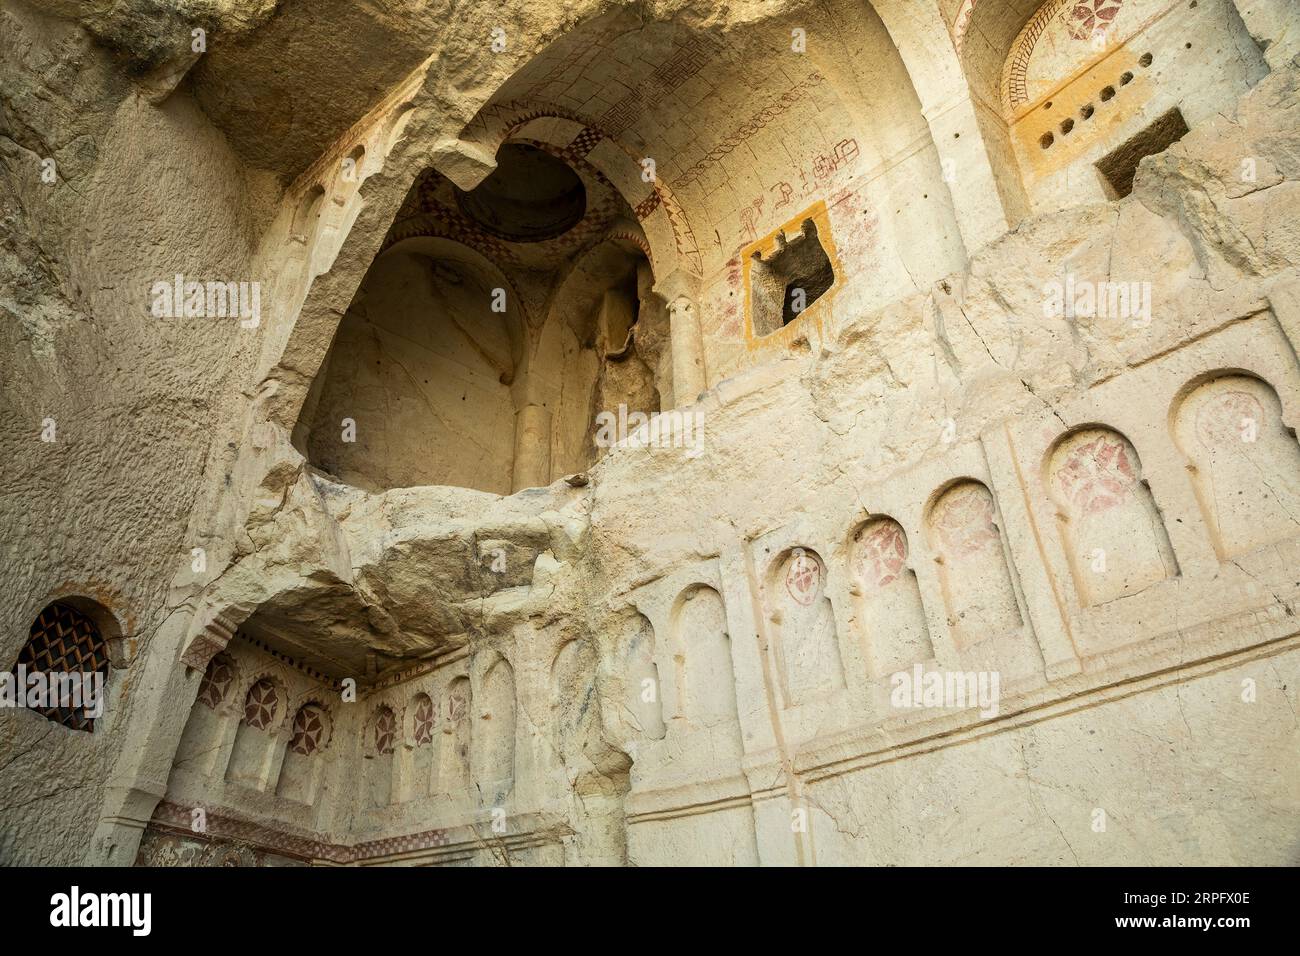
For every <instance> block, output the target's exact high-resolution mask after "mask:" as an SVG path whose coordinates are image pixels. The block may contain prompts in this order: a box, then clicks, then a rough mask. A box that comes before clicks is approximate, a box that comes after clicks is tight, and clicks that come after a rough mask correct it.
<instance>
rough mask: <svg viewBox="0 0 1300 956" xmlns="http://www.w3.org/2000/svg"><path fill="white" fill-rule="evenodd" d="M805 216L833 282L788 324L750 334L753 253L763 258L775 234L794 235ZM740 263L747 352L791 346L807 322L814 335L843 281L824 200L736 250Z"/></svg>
mask: <svg viewBox="0 0 1300 956" xmlns="http://www.w3.org/2000/svg"><path fill="white" fill-rule="evenodd" d="M805 219H811V220H812V221H813V222H814V223H815V224H816V226H817V238H818V240H819V241H820V242H821V244H822V250H823V251H824V252H825V253H826V258H828V259H829V260H830V261H831V269H832V270H834V272H835V281H834V282H833V283H831V287H830V288H829V289H827V290H826V291H825V292H823V293H822V294H821V296H820V297H819V298H818V299H817V301H815V302H813V303H812V304H810V305H809V306H808V308H806V309H804V310H803V311H802V312H800V313H799V317H798V318H796V319H795V320H794V321H793V322H791V323H790V324H789V325H786V326H783V327H782V328H779V329H777V330H776V331H775V332H772V333H771V334H770V335H764V336H755V335H754V310H753V304H752V302H751V301H750V284H749V270H750V265H751V263H752V262H753V261H754V260H753V257H754V253H755V252H758V253H761V254H762V256H763V258H765V259H766V258H768V257H769V256H770V255H771V254H772V253H773V252H775V251H776V237H777V234H778V233H782V232H784V233H786V234H787V235H796V234H798V232H799V228H800V227H801V226H802V225H803V221H804V220H805ZM740 262H741V278H740V281H741V285H742V286H744V300H743V307H744V310H745V345H746V347H747V348H748V349H749V350H750V351H754V350H756V349H765V348H780V347H785V346H789V345H791V344H792V343H793V342H794V341H795V340H796V339H798V338H800V337H801V336H802V335H804V334H806V333H807V331H808V329H807V326H808V325H809V323H811V324H812V325H813V326H815V327H816V329H817V332H818V334H819V335H820V334H821V331H822V320H823V318H824V317H825V316H826V315H828V314H829V313H830V307H831V302H832V301H833V300H834V298H835V295H836V293H838V292H839V290H840V287H841V286H842V285H843V284H844V269H843V267H842V266H841V265H840V257H839V252H838V250H837V249H836V246H835V239H834V237H833V236H832V234H831V214H830V210H829V209H827V208H826V201H825V200H824V199H819V200H817V201H816V202H815V203H813V204H812V205H811V206H809V207H808V208H807V209H805V210H804V211H803V212H801V213H799V215H797V216H795V217H794V218H792V219H790V220H789V221H787V222H785V223H783V224H782V225H781V226H780V227H778V228H776V229H773V230H772V231H771V232H769V233H768V234H767V235H766V236H764V237H763V238H762V239H758V240H756V241H754V242H751V243H750V244H749V245H747V246H745V248H744V249H742V250H741V251H740Z"/></svg>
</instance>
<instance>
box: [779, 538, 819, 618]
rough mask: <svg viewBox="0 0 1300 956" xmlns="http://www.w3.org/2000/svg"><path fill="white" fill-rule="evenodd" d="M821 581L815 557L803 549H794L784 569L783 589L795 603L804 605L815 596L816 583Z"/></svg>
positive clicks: (810, 602) (808, 603)
mask: <svg viewBox="0 0 1300 956" xmlns="http://www.w3.org/2000/svg"><path fill="white" fill-rule="evenodd" d="M820 581H821V568H820V567H818V565H817V559H816V558H814V557H812V555H810V554H808V553H807V552H805V551H802V550H798V549H796V551H795V553H794V556H793V557H792V558H791V559H790V564H789V566H788V567H787V568H786V571H785V589H786V591H787V592H788V593H789V595H790V597H792V598H793V599H794V600H795V603H797V604H802V605H803V606H804V607H807V606H808V605H810V604H812V602H813V599H814V598H815V597H817V585H818V583H819V582H820Z"/></svg>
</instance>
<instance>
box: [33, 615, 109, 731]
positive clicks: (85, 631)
mask: <svg viewBox="0 0 1300 956" xmlns="http://www.w3.org/2000/svg"><path fill="white" fill-rule="evenodd" d="M20 664H22V665H24V666H25V668H26V672H27V673H28V674H33V673H44V674H53V673H62V674H92V673H99V674H102V675H103V678H102V680H103V684H102V685H101V687H106V686H107V684H108V644H107V642H106V641H105V640H104V636H103V635H102V634H100V632H99V627H98V626H97V625H96V624H95V622H94V621H92V620H91V619H90V618H89V617H87V616H86V615H85V614H83V613H82V612H81V611H79V610H77V609H76V608H75V607H73V606H72V605H70V604H64V603H62V602H61V601H55V602H54V603H53V604H51V605H49V606H48V607H47V608H46V609H45V610H43V611H41V613H40V614H39V615H37V617H36V620H35V621H33V622H32V627H31V631H30V632H29V634H28V637H27V643H26V644H24V645H23V649H22V650H21V651H19V652H18V660H17V661H15V662H14V671H15V672H17V670H18V665H20ZM33 709H34V710H36V712H37V713H38V714H41V715H42V716H44V717H46V718H47V719H49V720H53V721H57V722H58V723H60V724H63V726H65V727H71V728H72V729H73V730H84V731H87V732H89V733H93V732H94V730H95V718H94V717H92V716H90V709H91V708H88V707H38V708H33Z"/></svg>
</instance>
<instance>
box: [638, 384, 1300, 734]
mask: <svg viewBox="0 0 1300 956" xmlns="http://www.w3.org/2000/svg"><path fill="white" fill-rule="evenodd" d="M1169 422H1170V428H1171V432H1172V437H1173V440H1174V444H1175V446H1176V448H1177V450H1178V451H1179V452H1180V453H1181V455H1182V456H1183V459H1184V461H1183V465H1185V467H1186V469H1187V471H1188V473H1189V474H1190V477H1191V480H1192V482H1193V485H1194V487H1195V490H1196V498H1197V501H1198V504H1199V506H1200V508H1201V510H1202V517H1203V524H1204V527H1205V528H1206V531H1207V533H1208V534H1209V536H1210V537H1211V544H1212V545H1213V547H1214V549H1215V551H1216V553H1217V554H1218V555H1219V557H1220V560H1226V559H1228V558H1230V557H1232V556H1234V555H1239V554H1242V553H1245V552H1248V551H1252V550H1255V549H1257V548H1260V547H1263V546H1265V545H1268V544H1270V543H1273V542H1276V541H1279V540H1284V539H1287V538H1292V537H1295V536H1296V535H1297V534H1298V533H1300V444H1297V441H1296V438H1295V435H1294V433H1293V432H1292V430H1291V429H1289V428H1288V427H1287V425H1286V424H1285V422H1284V420H1283V413H1282V404H1281V401H1280V400H1279V398H1278V395H1277V393H1276V391H1275V390H1274V389H1273V388H1272V387H1271V386H1270V385H1269V384H1268V383H1267V382H1265V381H1263V380H1262V379H1260V378H1257V377H1255V376H1252V375H1248V374H1239V373H1232V374H1218V375H1215V376H1213V377H1209V378H1207V379H1205V380H1202V381H1199V382H1196V381H1194V382H1192V383H1189V385H1188V386H1187V387H1185V388H1184V389H1183V391H1182V392H1181V393H1180V395H1179V397H1178V398H1177V399H1175V402H1174V405H1173V407H1172V408H1171V409H1170V410H1169ZM1041 466H1042V470H1041V481H1042V488H1043V491H1044V493H1045V494H1046V496H1047V500H1049V501H1050V502H1051V505H1052V508H1053V509H1054V511H1055V515H1056V519H1057V520H1056V525H1057V529H1056V530H1057V532H1058V533H1059V534H1060V537H1061V544H1062V546H1063V550H1064V552H1065V554H1066V555H1067V558H1068V560H1069V563H1070V571H1071V573H1072V575H1073V576H1074V579H1075V582H1076V585H1077V594H1078V596H1079V600H1080V603H1081V605H1083V606H1085V607H1086V606H1091V605H1095V604H1098V603H1101V602H1104V601H1109V600H1111V599H1113V598H1116V597H1120V596H1123V595H1126V594H1132V593H1136V592H1138V591H1141V590H1144V589H1145V588H1147V587H1149V586H1151V585H1153V584H1155V583H1157V582H1159V581H1162V580H1164V579H1166V578H1168V577H1171V576H1174V575H1176V574H1177V573H1178V563H1177V560H1176V558H1175V557H1174V553H1173V549H1172V547H1171V545H1170V542H1169V538H1168V535H1167V533H1166V531H1165V524H1164V515H1163V512H1162V510H1161V508H1160V507H1159V506H1158V503H1157V501H1156V500H1155V497H1154V495H1153V493H1152V491H1151V488H1150V486H1149V485H1148V483H1147V482H1146V481H1145V479H1144V478H1143V472H1142V464H1141V459H1140V457H1139V454H1138V451H1137V449H1136V448H1135V447H1134V446H1133V444H1132V443H1131V442H1130V441H1129V439H1128V438H1127V437H1126V436H1125V435H1123V434H1121V433H1120V432H1119V431H1118V430H1116V429H1114V428H1110V427H1107V426H1105V425H1101V424H1097V425H1088V426H1084V427H1078V428H1074V429H1070V430H1068V431H1066V432H1064V433H1063V434H1061V435H1059V436H1058V437H1057V438H1056V439H1054V440H1053V441H1052V443H1051V444H1050V445H1049V446H1048V448H1047V450H1046V452H1045V454H1044V457H1043V460H1042V462H1041ZM922 530H923V532H924V536H925V538H926V546H927V549H928V551H929V557H930V558H932V559H933V567H934V570H935V573H936V574H937V577H938V591H939V594H938V595H937V596H936V597H937V599H938V600H939V601H941V603H942V605H943V606H944V608H945V609H946V612H947V620H948V623H949V625H950V626H951V627H952V628H953V631H954V636H955V637H956V638H957V641H958V643H959V644H960V645H961V646H963V647H970V646H971V645H973V644H975V643H977V642H979V641H982V640H985V639H988V638H997V637H998V636H999V635H1004V634H1006V633H1007V632H1008V631H1012V630H1014V629H1017V628H1021V627H1022V625H1023V618H1022V614H1021V609H1020V603H1019V601H1018V599H1017V593H1016V587H1015V584H1014V582H1013V578H1012V566H1011V562H1010V552H1009V551H1008V549H1007V548H1006V547H1005V544H1004V541H1003V536H1002V531H1001V528H1000V521H999V519H998V515H997V512H996V508H995V503H994V498H993V495H992V493H991V492H990V490H989V489H988V488H987V487H986V486H985V485H984V484H983V483H981V482H979V481H976V480H974V479H971V478H961V479H958V480H956V481H953V482H951V483H948V484H946V485H945V486H943V487H941V488H940V489H939V490H938V491H937V492H936V493H935V494H934V495H933V496H932V498H931V500H930V502H929V504H928V505H927V507H925V509H924V510H923V520H922ZM911 552H912V549H911V545H910V543H909V541H908V535H907V533H906V531H905V530H904V528H903V526H902V525H901V524H900V523H899V522H898V521H896V520H895V519H894V518H892V517H889V516H887V515H880V514H877V515H874V516H872V517H871V518H869V519H867V520H866V521H865V522H863V523H861V524H859V525H858V526H857V527H856V528H855V529H854V531H853V532H852V534H851V535H850V538H849V541H848V543H847V553H848V565H849V574H850V585H851V586H850V588H849V593H850V595H851V596H852V598H853V600H854V603H855V607H854V608H853V611H852V615H851V616H852V619H853V620H854V621H856V626H857V627H860V628H861V629H862V631H863V632H864V633H865V634H866V635H867V636H868V637H869V638H872V639H873V640H871V641H869V643H870V644H873V645H875V646H874V647H871V648H869V651H870V652H871V654H872V655H873V660H871V661H869V662H868V664H869V666H871V668H872V670H873V671H875V672H878V673H888V672H889V669H891V668H893V667H896V666H900V665H908V664H910V663H912V662H915V661H924V660H927V659H929V658H931V657H932V656H933V654H934V650H933V646H932V644H931V642H930V634H929V626H928V624H927V615H926V613H925V607H926V605H927V604H928V603H929V602H928V601H923V600H922V594H921V588H920V585H919V583H918V580H917V576H916V574H915V573H914V572H913V567H914V564H913V555H912V553H911ZM826 586H827V569H826V564H825V563H824V562H823V560H822V557H821V556H820V555H819V554H818V553H817V552H816V551H815V550H813V549H811V548H803V547H793V548H786V549H784V550H782V551H781V552H779V553H778V554H777V555H776V556H775V557H774V559H773V560H772V562H771V564H770V565H769V568H768V572H767V574H766V576H765V582H764V592H765V594H764V603H765V605H766V612H767V613H768V614H769V615H770V618H771V622H772V623H773V624H774V625H775V627H774V633H773V638H774V649H775V652H776V654H777V658H778V665H779V667H778V670H779V671H780V673H779V675H778V676H779V677H780V679H781V680H782V682H783V684H785V685H786V690H787V692H788V694H787V695H788V697H789V698H790V699H792V700H794V699H798V698H799V697H800V696H801V694H802V695H804V696H812V695H813V694H814V692H816V691H817V690H818V686H814V685H820V684H822V683H826V684H828V685H831V684H834V683H836V680H837V675H836V672H838V671H839V661H838V658H839V654H838V651H837V650H836V642H835V640H834V633H835V624H834V617H833V615H832V614H831V613H830V608H829V598H828V596H827V594H826ZM701 594H703V595H705V596H706V597H708V598H711V600H705V601H699V600H693V599H695V598H698V597H700V595H701ZM668 623H669V625H670V628H671V630H672V632H673V633H674V635H676V638H675V639H676V641H677V651H678V653H679V654H680V655H681V656H680V658H678V667H677V668H676V669H675V673H677V674H678V676H677V681H678V684H679V686H678V690H677V697H678V701H677V708H678V710H679V711H680V712H682V713H689V712H690V710H691V709H692V704H691V700H690V698H691V697H692V696H693V693H694V692H692V691H690V690H688V689H687V688H686V687H684V686H682V685H683V684H690V683H694V685H695V687H696V688H697V689H698V688H699V687H700V686H701V685H702V684H706V685H707V684H708V683H710V682H711V680H712V678H713V677H716V676H719V675H725V674H728V673H729V660H728V658H729V654H728V653H727V652H726V651H725V648H722V647H721V646H719V647H716V648H714V647H712V644H711V643H710V642H709V640H708V639H707V635H708V634H711V633H717V634H719V635H720V634H723V633H725V632H726V631H727V623H726V612H725V610H724V607H723V601H722V599H721V597H720V596H719V595H718V594H717V593H716V592H715V591H714V590H713V589H712V588H710V587H708V586H706V585H701V584H693V585H691V586H689V587H687V588H686V589H684V590H683V592H682V593H681V594H680V595H679V596H678V598H677V600H676V601H675V602H674V604H673V611H672V614H671V615H670V619H669V622H668ZM645 626H646V628H647V629H648V631H649V641H648V642H642V643H643V644H645V645H647V646H649V645H650V644H652V643H653V640H654V638H653V629H652V628H650V625H649V622H648V621H646V622H645ZM683 637H684V638H686V640H685V642H684V643H683ZM687 645H690V646H687ZM786 645H791V646H788V647H787V646H786ZM711 648H712V649H711ZM1026 649H1027V650H1032V649H1030V648H1026ZM1008 650H1014V648H1011V647H1008ZM643 656H644V655H643ZM692 657H696V658H697V663H698V665H699V667H701V668H702V669H703V670H704V671H705V672H707V674H708V675H711V676H706V678H705V679H704V680H703V681H701V680H699V679H696V680H695V681H691V680H690V678H689V676H688V674H687V672H688V671H692V670H695V669H696V668H695V666H694V665H693V664H692ZM810 661H815V663H816V666H815V667H813V666H812V664H810V663H809V662H810ZM805 664H807V665H808V667H809V668H810V669H811V670H813V671H816V672H817V673H815V674H812V675H811V676H809V675H803V674H801V673H800V670H801V668H803V666H804V665H805ZM649 666H650V665H649V661H648V659H647V660H643V661H642V662H641V668H642V669H643V670H646V673H647V674H649V673H650V670H649ZM805 678H806V679H808V680H811V681H812V682H813V684H812V685H810V686H809V687H808V688H803V689H802V690H801V687H800V682H801V681H802V680H804V679H805ZM838 679H839V681H840V683H841V685H842V676H840V677H839V678H838ZM723 703H724V704H726V705H727V706H725V707H722V706H720V705H719V707H715V709H721V710H730V704H729V702H725V701H724V702H723ZM641 709H643V710H644V709H645V708H641ZM648 716H649V719H651V721H652V722H653V723H655V724H658V721H657V720H656V719H655V718H654V716H653V715H648ZM652 736H657V734H652Z"/></svg>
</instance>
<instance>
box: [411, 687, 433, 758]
mask: <svg viewBox="0 0 1300 956" xmlns="http://www.w3.org/2000/svg"><path fill="white" fill-rule="evenodd" d="M433 714H434V711H433V700H432V698H430V697H429V695H428V694H421V695H420V696H419V697H418V698H416V705H415V745H416V746H417V747H419V746H422V745H423V744H427V743H429V742H430V741H432V740H433Z"/></svg>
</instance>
